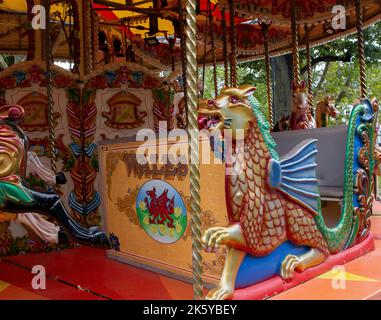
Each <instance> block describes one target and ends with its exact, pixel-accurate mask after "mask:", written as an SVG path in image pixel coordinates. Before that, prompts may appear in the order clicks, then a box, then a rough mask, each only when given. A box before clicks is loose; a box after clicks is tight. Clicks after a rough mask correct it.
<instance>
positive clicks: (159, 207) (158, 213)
mask: <svg viewBox="0 0 381 320" xmlns="http://www.w3.org/2000/svg"><path fill="white" fill-rule="evenodd" d="M146 193H147V195H148V197H149V199H148V198H147V197H146V198H144V202H145V203H146V205H147V208H148V211H149V213H150V216H151V217H150V221H149V222H150V223H153V224H165V223H166V222H167V226H168V228H174V224H173V218H172V217H171V215H173V213H174V209H175V196H173V198H172V199H169V197H168V189H165V190H164V192H163V193H162V194H161V195H160V196H159V197H158V196H157V195H156V188H155V187H154V188H153V189H152V190H149V191H147V192H146Z"/></svg>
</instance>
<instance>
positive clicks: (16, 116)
mask: <svg viewBox="0 0 381 320" xmlns="http://www.w3.org/2000/svg"><path fill="white" fill-rule="evenodd" d="M23 117H24V109H23V108H22V107H21V106H18V105H3V106H1V107H0V212H2V214H3V215H4V214H5V215H8V216H10V217H12V216H13V218H15V219H16V220H19V221H20V222H21V223H23V224H24V225H26V226H27V227H30V228H31V229H32V230H34V231H35V232H36V233H37V234H38V235H39V236H40V237H42V238H48V239H49V240H51V241H53V242H54V241H56V237H57V232H58V229H57V228H53V226H52V225H51V224H50V223H49V222H48V221H46V220H44V219H42V218H41V217H39V216H38V215H39V214H40V215H44V216H48V217H50V218H53V219H54V220H55V221H56V222H57V223H58V224H60V225H61V226H63V228H64V229H65V231H68V232H69V234H70V235H71V236H72V237H73V238H74V239H75V240H76V241H78V242H82V243H87V244H94V245H108V244H109V242H108V239H107V236H106V235H105V233H104V232H102V231H100V230H98V227H91V228H89V229H88V228H85V227H83V226H81V225H80V224H79V223H78V222H76V221H75V220H74V219H73V218H72V217H71V216H70V215H69V213H68V212H67V211H66V209H65V207H64V205H63V204H62V202H61V199H60V196H59V195H58V194H56V193H54V192H47V193H43V192H38V191H35V190H33V189H31V188H30V187H29V186H28V185H27V184H26V182H25V176H26V167H27V165H28V163H30V164H29V165H30V166H31V167H35V168H37V172H38V173H39V174H41V175H42V176H43V178H44V179H45V180H47V181H50V182H51V183H52V182H53V181H54V180H55V179H56V178H55V177H53V173H52V172H50V171H49V170H44V169H42V164H41V163H40V162H39V161H38V160H37V159H36V157H35V155H33V154H32V153H28V138H27V136H26V135H25V133H24V132H23V131H22V129H21V128H20V127H19V126H18V125H19V123H20V122H21V121H22V120H23ZM20 214H21V215H20ZM11 220H12V219H11Z"/></svg>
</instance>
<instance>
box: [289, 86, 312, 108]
mask: <svg viewBox="0 0 381 320" xmlns="http://www.w3.org/2000/svg"><path fill="white" fill-rule="evenodd" d="M307 110H308V103H307V89H306V84H305V82H304V81H301V82H300V84H296V83H295V82H293V83H292V111H293V112H303V111H305V112H306V111H307Z"/></svg>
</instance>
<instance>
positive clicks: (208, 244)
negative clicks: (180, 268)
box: [202, 227, 230, 252]
mask: <svg viewBox="0 0 381 320" xmlns="http://www.w3.org/2000/svg"><path fill="white" fill-rule="evenodd" d="M229 237H230V232H229V229H228V228H224V227H215V228H210V229H208V230H207V231H206V232H205V233H204V235H203V237H202V244H203V247H204V249H205V251H207V252H213V251H217V249H218V248H219V247H220V245H221V244H223V243H224V242H225V241H226V240H228V239H229Z"/></svg>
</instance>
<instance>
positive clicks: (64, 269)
mask: <svg viewBox="0 0 381 320" xmlns="http://www.w3.org/2000/svg"><path fill="white" fill-rule="evenodd" d="M375 212H380V213H381V205H380V204H379V203H377V204H376V205H375ZM372 230H373V236H374V238H375V250H374V251H372V252H370V253H368V254H366V255H365V256H362V257H360V258H358V259H356V260H353V261H351V262H349V263H347V264H345V269H343V271H342V272H344V274H342V275H340V278H341V279H342V278H343V275H345V279H346V282H345V286H344V288H341V289H335V288H334V286H333V285H332V281H333V280H334V279H337V278H338V275H337V273H335V272H333V271H328V272H326V273H324V274H322V275H320V276H317V277H315V278H313V279H311V280H309V281H307V282H305V283H301V284H299V285H297V286H295V287H293V288H291V289H289V290H287V291H285V292H283V293H281V294H278V295H275V296H273V297H272V298H271V299H276V300H289V299H295V300H297V299H327V300H341V299H366V300H381V265H380V261H381V216H377V215H375V216H373V217H372ZM35 265H43V266H44V267H45V268H46V272H47V281H46V290H34V289H33V288H32V286H31V281H32V278H33V276H34V274H32V273H31V269H32V267H33V266H35ZM274 280H275V279H274ZM271 281H272V280H271ZM301 282H302V281H301ZM152 288H155V289H154V290H152ZM192 294H193V291H192V287H191V285H190V284H188V283H184V282H181V281H178V280H174V279H170V278H168V277H165V276H162V275H159V274H156V273H152V272H149V271H145V270H141V269H137V268H134V267H131V266H128V265H125V264H121V263H118V262H116V261H113V260H110V259H108V258H107V257H106V252H105V251H104V250H101V249H94V248H86V247H79V248H76V249H71V250H64V251H61V252H56V253H49V254H29V255H24V256H13V257H7V258H3V259H1V260H0V300H23V299H28V300H29V299H37V300H42V299H61V300H69V299H70V300H72V299H78V300H94V299H96V300H108V299H117V300H121V299H152V300H159V299H160V300H161V299H191V298H192ZM246 294H247V293H246ZM244 296H245V293H244V292H240V293H239V294H237V295H236V297H237V298H244Z"/></svg>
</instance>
